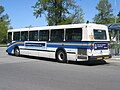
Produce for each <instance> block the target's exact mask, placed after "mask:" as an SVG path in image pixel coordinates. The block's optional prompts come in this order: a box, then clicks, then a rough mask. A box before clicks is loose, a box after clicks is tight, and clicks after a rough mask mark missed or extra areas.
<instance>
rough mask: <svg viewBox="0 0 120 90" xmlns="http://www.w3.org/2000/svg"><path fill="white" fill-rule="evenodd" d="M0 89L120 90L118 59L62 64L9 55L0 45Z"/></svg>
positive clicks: (119, 65) (48, 60)
mask: <svg viewBox="0 0 120 90" xmlns="http://www.w3.org/2000/svg"><path fill="white" fill-rule="evenodd" d="M0 90H120V62H119V61H118V60H117V62H116V60H112V62H111V59H109V60H107V63H106V64H105V63H104V64H95V65H88V64H82V63H81V62H78V63H74V62H71V63H68V64H64V63H58V62H56V61H54V60H51V59H43V58H35V57H25V56H22V57H15V56H10V55H8V54H7V53H6V52H5V48H1V47H0Z"/></svg>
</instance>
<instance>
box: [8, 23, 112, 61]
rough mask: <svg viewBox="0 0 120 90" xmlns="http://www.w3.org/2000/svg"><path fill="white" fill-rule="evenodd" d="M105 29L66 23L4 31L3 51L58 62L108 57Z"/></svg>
mask: <svg viewBox="0 0 120 90" xmlns="http://www.w3.org/2000/svg"><path fill="white" fill-rule="evenodd" d="M109 42H110V39H109V33H108V28H107V26H105V25H101V24H94V23H89V24H69V25H58V26H45V27H31V28H19V29H10V30H8V44H7V50H6V52H7V53H8V54H10V55H11V54H13V55H15V56H20V55H28V56H37V57H45V58H52V59H56V60H58V61H59V62H63V63H64V62H67V61H89V60H103V59H108V58H110V57H111V54H110V50H109Z"/></svg>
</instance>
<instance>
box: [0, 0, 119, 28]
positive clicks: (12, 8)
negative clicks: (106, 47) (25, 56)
mask: <svg viewBox="0 0 120 90" xmlns="http://www.w3.org/2000/svg"><path fill="white" fill-rule="evenodd" d="M37 1H38V0H0V5H2V6H4V8H5V12H4V14H6V13H7V14H8V15H9V18H10V23H11V26H12V27H13V28H21V27H28V26H30V25H32V26H46V25H47V21H46V19H45V17H44V16H42V17H40V18H37V19H36V17H35V16H33V8H32V6H34V5H35V3H36V2H37ZM75 1H76V3H77V5H79V6H81V8H82V9H83V12H84V14H85V15H84V19H85V21H87V20H88V21H90V22H91V21H92V19H93V17H94V16H95V14H97V13H98V11H97V10H96V8H95V7H96V5H97V3H98V2H99V0H75ZM109 2H110V3H111V4H112V9H113V13H114V14H115V15H116V14H117V13H118V12H119V11H120V0H116V4H115V0H109ZM115 6H116V7H115Z"/></svg>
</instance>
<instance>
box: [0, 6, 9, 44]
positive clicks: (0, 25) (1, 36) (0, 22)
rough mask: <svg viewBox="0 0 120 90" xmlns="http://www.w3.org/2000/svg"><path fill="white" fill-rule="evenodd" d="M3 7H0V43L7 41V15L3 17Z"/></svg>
mask: <svg viewBox="0 0 120 90" xmlns="http://www.w3.org/2000/svg"><path fill="white" fill-rule="evenodd" d="M3 12H4V7H3V6H0V43H6V41H7V30H8V26H9V18H8V15H7V14H5V15H3Z"/></svg>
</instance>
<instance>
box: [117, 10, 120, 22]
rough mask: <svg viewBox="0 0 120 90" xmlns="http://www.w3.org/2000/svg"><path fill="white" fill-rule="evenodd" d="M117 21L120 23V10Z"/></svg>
mask: <svg viewBox="0 0 120 90" xmlns="http://www.w3.org/2000/svg"><path fill="white" fill-rule="evenodd" d="M117 23H120V11H119V13H118V14H117Z"/></svg>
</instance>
